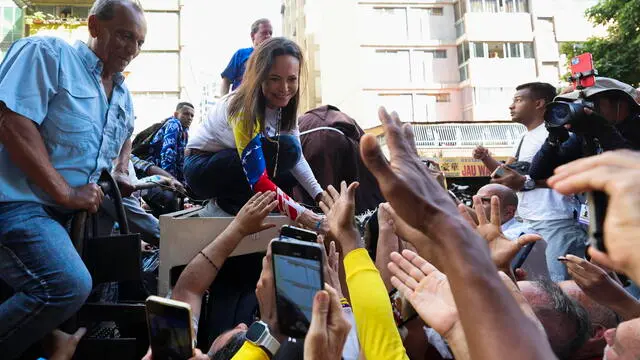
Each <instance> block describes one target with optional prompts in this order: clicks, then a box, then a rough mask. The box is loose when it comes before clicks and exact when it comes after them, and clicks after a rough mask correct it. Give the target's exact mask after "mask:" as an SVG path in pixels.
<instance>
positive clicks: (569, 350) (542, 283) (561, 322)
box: [534, 280, 591, 359]
mask: <svg viewBox="0 0 640 360" xmlns="http://www.w3.org/2000/svg"><path fill="white" fill-rule="evenodd" d="M534 284H535V285H536V286H537V287H538V288H539V289H540V290H542V291H543V292H544V293H545V294H546V295H547V297H548V301H549V306H548V307H544V306H542V307H537V308H535V309H534V311H535V313H536V316H538V318H539V319H540V322H541V323H542V326H544V329H545V331H546V332H547V337H548V339H549V344H551V349H553V352H554V353H555V354H556V356H557V357H558V358H560V359H568V358H569V357H570V356H571V355H573V354H574V353H575V352H576V350H578V349H580V347H581V346H582V345H583V344H584V343H585V342H586V341H587V339H588V338H589V336H590V335H591V319H589V313H588V312H587V310H585V308H584V307H583V306H582V305H580V304H579V303H577V302H576V301H575V300H573V299H572V298H570V297H569V296H568V295H567V294H566V293H565V292H564V291H562V289H561V288H560V286H558V284H556V283H554V282H552V281H549V280H537V281H535V282H534Z"/></svg>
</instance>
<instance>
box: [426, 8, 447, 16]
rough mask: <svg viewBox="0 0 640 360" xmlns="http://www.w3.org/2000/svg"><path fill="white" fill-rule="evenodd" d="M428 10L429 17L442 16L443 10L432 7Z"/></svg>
mask: <svg viewBox="0 0 640 360" xmlns="http://www.w3.org/2000/svg"><path fill="white" fill-rule="evenodd" d="M428 10H429V14H430V15H431V16H442V15H444V10H443V9H442V8H441V7H434V8H430V9H428Z"/></svg>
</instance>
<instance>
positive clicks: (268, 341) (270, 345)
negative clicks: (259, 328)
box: [259, 333, 280, 357]
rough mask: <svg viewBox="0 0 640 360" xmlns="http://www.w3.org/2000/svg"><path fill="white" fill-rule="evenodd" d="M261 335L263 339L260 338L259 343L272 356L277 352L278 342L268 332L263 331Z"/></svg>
mask: <svg viewBox="0 0 640 360" xmlns="http://www.w3.org/2000/svg"><path fill="white" fill-rule="evenodd" d="M263 336H264V339H261V341H260V344H259V345H260V346H261V347H263V348H264V349H265V350H267V352H268V353H269V355H271V357H273V356H274V355H275V354H276V353H277V352H278V349H280V342H278V340H277V339H276V338H275V337H274V336H273V335H271V334H270V333H265V334H264V335H263Z"/></svg>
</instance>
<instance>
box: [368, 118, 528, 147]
mask: <svg viewBox="0 0 640 360" xmlns="http://www.w3.org/2000/svg"><path fill="white" fill-rule="evenodd" d="M526 130H527V129H526V128H525V127H524V125H521V124H515V123H505V124H499V123H498V124H487V123H483V124H413V133H414V134H415V141H416V146H417V147H419V148H422V149H429V148H434V149H436V148H473V147H476V146H477V145H483V146H486V147H492V148H496V147H514V146H515V145H517V144H518V141H520V137H521V136H522V134H523V133H524V132H525V131H526ZM378 141H379V142H380V144H381V145H384V144H386V140H385V138H384V135H382V136H379V137H378Z"/></svg>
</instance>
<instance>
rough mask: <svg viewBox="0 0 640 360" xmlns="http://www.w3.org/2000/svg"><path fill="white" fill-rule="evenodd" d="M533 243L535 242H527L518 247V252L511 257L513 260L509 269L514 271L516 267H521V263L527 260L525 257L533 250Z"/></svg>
mask: <svg viewBox="0 0 640 360" xmlns="http://www.w3.org/2000/svg"><path fill="white" fill-rule="evenodd" d="M535 244H536V243H534V242H532V243H529V244H527V245H525V246H524V247H523V248H522V249H520V251H518V253H517V254H516V257H515V258H514V259H513V261H511V269H512V270H513V271H516V269H519V268H521V267H522V265H524V262H525V260H527V257H528V256H529V254H530V253H531V250H533V246H534V245H535Z"/></svg>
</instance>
